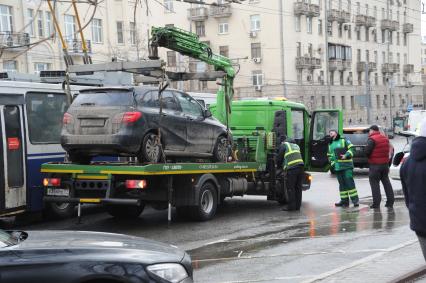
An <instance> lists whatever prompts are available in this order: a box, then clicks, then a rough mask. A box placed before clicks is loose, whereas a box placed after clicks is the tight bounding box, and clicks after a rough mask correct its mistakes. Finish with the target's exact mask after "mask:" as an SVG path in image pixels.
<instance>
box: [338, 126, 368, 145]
mask: <svg viewBox="0 0 426 283" xmlns="http://www.w3.org/2000/svg"><path fill="white" fill-rule="evenodd" d="M343 134H344V135H345V137H347V138H348V139H349V140H350V141H351V143H353V144H355V145H365V144H367V140H368V129H367V130H349V131H348V130H347V131H345V130H344V131H343Z"/></svg>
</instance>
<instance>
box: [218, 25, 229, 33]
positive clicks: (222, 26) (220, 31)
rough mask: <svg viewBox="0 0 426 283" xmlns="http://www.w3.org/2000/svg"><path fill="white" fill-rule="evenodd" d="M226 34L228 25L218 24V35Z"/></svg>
mask: <svg viewBox="0 0 426 283" xmlns="http://www.w3.org/2000/svg"><path fill="white" fill-rule="evenodd" d="M227 33H228V23H219V34H227Z"/></svg>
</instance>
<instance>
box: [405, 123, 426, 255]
mask: <svg viewBox="0 0 426 283" xmlns="http://www.w3.org/2000/svg"><path fill="white" fill-rule="evenodd" d="M400 176H401V183H402V189H403V191H404V196H405V204H406V205H407V207H408V210H409V212H410V227H411V229H412V230H413V231H414V232H416V234H417V237H418V238H419V242H420V246H421V248H422V251H423V256H424V257H425V260H426V185H425V184H426V120H424V121H423V123H422V125H421V129H420V136H419V137H417V138H415V139H414V140H413V142H412V144H411V150H410V156H409V157H408V158H407V160H406V161H405V162H404V163H403V164H402V167H401V172H400Z"/></svg>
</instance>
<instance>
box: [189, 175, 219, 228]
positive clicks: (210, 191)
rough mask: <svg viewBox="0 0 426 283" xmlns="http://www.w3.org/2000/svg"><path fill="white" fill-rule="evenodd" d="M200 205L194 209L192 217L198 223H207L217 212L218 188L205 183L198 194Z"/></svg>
mask: <svg viewBox="0 0 426 283" xmlns="http://www.w3.org/2000/svg"><path fill="white" fill-rule="evenodd" d="M197 203H198V205H197V206H194V207H192V211H191V217H192V218H193V219H195V220H198V221H207V220H210V219H212V218H213V217H214V216H215V214H216V210H217V191H216V187H215V186H214V185H213V184H212V183H210V182H205V183H204V184H203V185H202V186H201V189H200V192H199V194H198V200H197Z"/></svg>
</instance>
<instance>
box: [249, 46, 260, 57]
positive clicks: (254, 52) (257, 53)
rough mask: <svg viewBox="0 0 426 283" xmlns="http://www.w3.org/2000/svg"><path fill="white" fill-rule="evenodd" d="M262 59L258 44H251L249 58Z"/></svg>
mask: <svg viewBox="0 0 426 283" xmlns="http://www.w3.org/2000/svg"><path fill="white" fill-rule="evenodd" d="M261 57H262V49H261V45H260V43H252V44H251V58H261Z"/></svg>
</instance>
